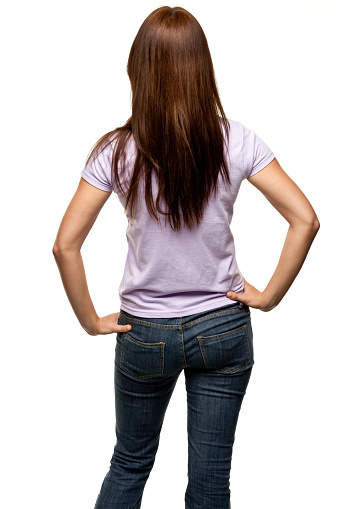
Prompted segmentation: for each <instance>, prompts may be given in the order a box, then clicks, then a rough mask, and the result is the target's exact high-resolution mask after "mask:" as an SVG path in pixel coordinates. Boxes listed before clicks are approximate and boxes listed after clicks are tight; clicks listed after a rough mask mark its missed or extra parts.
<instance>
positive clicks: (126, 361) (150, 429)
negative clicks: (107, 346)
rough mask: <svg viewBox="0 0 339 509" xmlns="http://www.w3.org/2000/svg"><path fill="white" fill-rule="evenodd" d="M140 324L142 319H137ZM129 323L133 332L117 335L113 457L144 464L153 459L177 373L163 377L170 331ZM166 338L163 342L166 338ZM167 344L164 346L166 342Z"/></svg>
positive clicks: (121, 320)
mask: <svg viewBox="0 0 339 509" xmlns="http://www.w3.org/2000/svg"><path fill="white" fill-rule="evenodd" d="M140 322H142V320H140ZM118 323H119V324H121V325H124V324H125V323H132V331H131V332H130V333H129V334H127V333H117V335H116V347H115V367H114V392H115V416H116V436H117V444H116V448H115V455H117V454H119V453H120V454H128V455H129V457H130V460H131V461H132V459H133V457H134V458H135V461H139V460H140V458H141V457H142V461H143V462H147V460H149V461H151V460H152V459H154V454H155V452H156V449H157V446H158V438H159V434H160V431H161V427H162V423H163V419H164V416H165V412H166V409H167V406H168V403H169V401H170V398H171V395H172V393H173V390H174V388H175V385H176V382H177V379H178V376H179V374H180V370H177V371H175V372H173V373H169V374H166V373H165V370H164V365H165V355H166V359H167V358H168V355H170V348H168V349H167V351H166V352H165V346H166V348H167V346H169V343H170V340H171V332H172V329H168V330H166V329H164V330H163V329H161V330H159V329H158V328H157V326H156V324H153V325H154V326H153V325H152V326H146V325H142V323H139V322H138V320H136V321H135V322H133V321H131V320H128V322H127V320H126V318H125V317H124V316H123V315H122V314H121V315H120V317H119V321H118ZM165 338H166V339H165ZM165 341H167V343H165Z"/></svg>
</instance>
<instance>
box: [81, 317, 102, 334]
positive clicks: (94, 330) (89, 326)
mask: <svg viewBox="0 0 339 509" xmlns="http://www.w3.org/2000/svg"><path fill="white" fill-rule="evenodd" d="M99 321H100V318H99V317H98V316H97V317H96V319H95V320H94V321H92V322H91V323H89V322H86V323H82V324H81V326H82V328H83V329H84V330H85V331H86V332H87V334H89V335H90V336H97V335H98V334H99V333H98V330H99Z"/></svg>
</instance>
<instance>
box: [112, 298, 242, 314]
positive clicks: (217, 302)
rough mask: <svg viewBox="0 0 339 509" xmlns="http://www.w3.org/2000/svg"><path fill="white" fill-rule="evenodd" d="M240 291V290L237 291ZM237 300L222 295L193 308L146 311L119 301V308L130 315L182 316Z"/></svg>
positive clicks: (233, 302) (229, 303)
mask: <svg viewBox="0 0 339 509" xmlns="http://www.w3.org/2000/svg"><path fill="white" fill-rule="evenodd" d="M238 293H241V292H238ZM236 302H237V301H235V300H231V299H229V298H228V297H226V296H225V297H223V298H222V299H215V301H213V303H212V302H210V303H208V304H205V305H201V306H196V307H194V308H187V309H185V310H183V309H182V308H181V309H177V310H172V311H159V312H156V311H155V312H147V311H143V312H142V313H140V310H137V309H133V308H131V307H129V306H126V305H125V304H123V303H121V305H120V308H121V310H122V311H126V313H130V314H131V315H135V316H138V317H139V318H179V317H183V316H189V315H196V314H198V313H202V312H203V311H210V310H212V309H217V308H221V307H224V306H229V305H231V304H235V303H236Z"/></svg>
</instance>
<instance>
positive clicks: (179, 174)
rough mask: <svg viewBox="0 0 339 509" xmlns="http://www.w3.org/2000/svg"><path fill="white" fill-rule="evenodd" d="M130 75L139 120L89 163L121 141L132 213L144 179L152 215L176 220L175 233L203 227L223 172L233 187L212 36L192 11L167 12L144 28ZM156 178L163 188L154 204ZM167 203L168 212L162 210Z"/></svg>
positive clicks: (117, 156)
mask: <svg viewBox="0 0 339 509" xmlns="http://www.w3.org/2000/svg"><path fill="white" fill-rule="evenodd" d="M127 73H128V76H129V79H130V82H131V89H132V116H131V117H130V118H129V119H128V120H127V122H126V124H125V125H124V126H122V127H118V128H117V129H115V130H114V131H110V132H109V133H107V134H105V135H104V136H102V137H101V138H100V139H99V140H98V141H97V143H96V144H95V145H94V147H93V149H92V151H91V152H90V154H89V156H88V157H87V161H86V164H87V163H88V162H89V160H90V159H91V157H92V156H93V155H97V154H98V153H100V152H101V151H102V150H104V149H105V148H106V147H107V146H108V144H109V143H112V141H114V150H113V157H112V174H111V175H112V179H114V181H115V182H116V184H117V187H118V189H119V190H120V192H121V193H122V194H123V196H124V197H125V198H126V205H125V210H126V209H127V206H128V205H129V206H130V214H131V217H133V208H134V206H135V204H136V201H137V193H138V186H139V182H140V179H141V178H142V176H143V177H144V182H145V202H146V205H147V209H148V212H149V214H150V215H151V217H152V218H153V219H155V220H156V221H159V216H158V213H160V214H163V215H165V216H168V217H169V222H170V225H171V227H172V229H173V230H175V231H179V230H180V228H181V218H180V216H181V215H182V219H183V221H184V224H185V225H186V226H187V227H188V228H189V229H192V228H193V227H194V226H195V224H197V225H199V224H200V221H201V218H202V216H203V211H204V208H205V206H206V204H207V202H208V200H209V197H210V195H211V193H212V192H214V194H215V195H216V192H217V183H218V176H219V173H220V172H221V174H222V178H223V180H224V182H225V184H226V182H227V183H229V184H230V177H229V170H228V164H227V152H228V139H229V122H228V120H227V118H226V115H225V113H224V110H223V107H222V104H221V101H220V98H219V94H218V89H217V84H216V80H215V76H214V69H213V64H212V59H211V55H210V51H209V48H208V43H207V40H206V37H205V34H204V32H203V30H202V28H201V26H200V24H199V23H198V21H197V20H196V19H195V17H194V16H193V15H192V14H190V13H189V12H188V11H186V10H185V9H183V8H181V7H173V8H172V7H160V8H159V9H156V10H155V11H153V12H152V13H151V14H150V15H149V16H148V17H147V18H146V19H145V21H144V22H143V24H142V25H141V27H140V29H139V31H138V33H137V35H136V37H135V39H134V42H133V44H132V47H131V51H130V54H129V59H128V64H127ZM131 135H133V138H134V141H135V146H136V149H137V151H136V158H135V162H134V170H133V172H132V177H131V180H130V183H129V188H128V189H123V187H122V185H121V183H120V178H119V171H118V167H120V170H121V168H123V167H124V164H125V162H126V159H125V157H126V154H125V148H126V145H127V143H128V141H129V139H130V138H131ZM152 172H155V174H156V177H157V184H158V196H157V199H156V203H154V199H153V194H152ZM161 200H164V202H165V204H166V206H167V211H162V210H161V208H160V201H161Z"/></svg>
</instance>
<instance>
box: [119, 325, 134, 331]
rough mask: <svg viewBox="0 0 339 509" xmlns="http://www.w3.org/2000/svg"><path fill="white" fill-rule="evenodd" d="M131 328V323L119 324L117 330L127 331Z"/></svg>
mask: <svg viewBox="0 0 339 509" xmlns="http://www.w3.org/2000/svg"><path fill="white" fill-rule="evenodd" d="M130 330H132V326H131V325H119V332H128V331H130Z"/></svg>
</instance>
